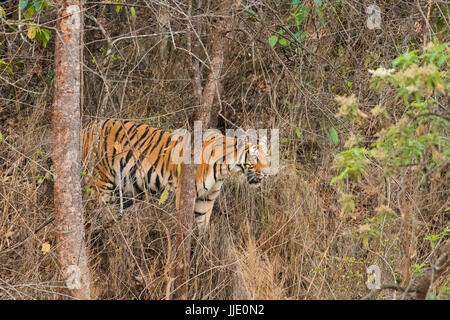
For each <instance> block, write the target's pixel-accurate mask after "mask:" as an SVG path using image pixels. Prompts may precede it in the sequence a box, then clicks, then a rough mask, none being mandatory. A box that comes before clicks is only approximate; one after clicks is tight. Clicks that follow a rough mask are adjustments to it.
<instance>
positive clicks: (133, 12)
mask: <svg viewBox="0 0 450 320" xmlns="http://www.w3.org/2000/svg"><path fill="white" fill-rule="evenodd" d="M130 12H131V17H133V18H134V19H136V10H135V9H134V7H131V8H130Z"/></svg>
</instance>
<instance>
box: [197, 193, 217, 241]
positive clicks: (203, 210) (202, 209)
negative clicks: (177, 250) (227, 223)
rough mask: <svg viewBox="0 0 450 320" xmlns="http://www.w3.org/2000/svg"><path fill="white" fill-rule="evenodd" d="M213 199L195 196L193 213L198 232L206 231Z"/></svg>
mask: <svg viewBox="0 0 450 320" xmlns="http://www.w3.org/2000/svg"><path fill="white" fill-rule="evenodd" d="M214 200H215V199H212V200H209V199H208V198H206V199H202V198H197V199H196V200H195V207H194V214H195V222H196V223H197V228H198V230H199V231H200V233H203V232H206V231H207V230H208V227H209V220H210V219H211V213H212V209H213V207H214Z"/></svg>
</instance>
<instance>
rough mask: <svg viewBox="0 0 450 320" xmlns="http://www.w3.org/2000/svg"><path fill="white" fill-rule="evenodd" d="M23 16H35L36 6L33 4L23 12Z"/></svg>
mask: <svg viewBox="0 0 450 320" xmlns="http://www.w3.org/2000/svg"><path fill="white" fill-rule="evenodd" d="M23 16H24V17H25V19H31V18H33V16H34V7H33V6H29V7H28V9H27V10H26V11H25V13H24V14H23Z"/></svg>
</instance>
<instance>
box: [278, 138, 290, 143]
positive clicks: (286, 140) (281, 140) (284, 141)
mask: <svg viewBox="0 0 450 320" xmlns="http://www.w3.org/2000/svg"><path fill="white" fill-rule="evenodd" d="M280 142H281V143H287V142H289V139H288V138H286V137H283V138H280Z"/></svg>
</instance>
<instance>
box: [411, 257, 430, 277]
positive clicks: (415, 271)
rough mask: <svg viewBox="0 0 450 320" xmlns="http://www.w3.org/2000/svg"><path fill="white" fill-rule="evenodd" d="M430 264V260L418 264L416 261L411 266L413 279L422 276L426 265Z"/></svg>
mask: <svg viewBox="0 0 450 320" xmlns="http://www.w3.org/2000/svg"><path fill="white" fill-rule="evenodd" d="M427 265H428V262H427V261H425V262H424V263H421V264H418V263H414V264H412V265H411V267H410V271H411V276H412V278H413V279H415V278H418V277H420V276H421V275H422V274H423V272H424V271H425V270H424V269H425V267H426V266H427Z"/></svg>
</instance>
